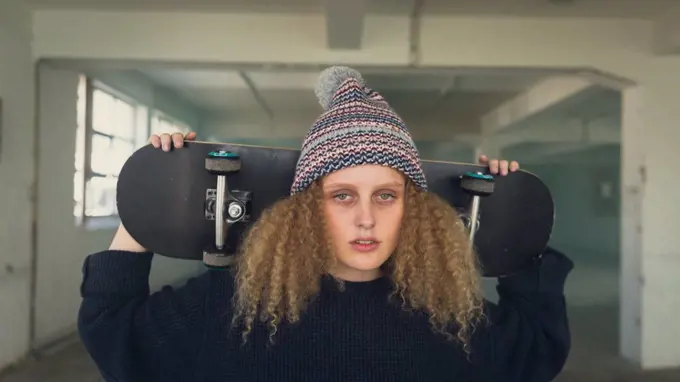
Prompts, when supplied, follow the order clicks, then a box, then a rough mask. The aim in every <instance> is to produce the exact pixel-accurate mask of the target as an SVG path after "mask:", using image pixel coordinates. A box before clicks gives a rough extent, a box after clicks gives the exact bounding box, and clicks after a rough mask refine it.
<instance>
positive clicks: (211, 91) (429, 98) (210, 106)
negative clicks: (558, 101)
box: [137, 68, 544, 121]
mask: <svg viewBox="0 0 680 382" xmlns="http://www.w3.org/2000/svg"><path fill="white" fill-rule="evenodd" d="M137 70H138V71H139V72H140V73H142V74H143V75H145V76H147V77H148V78H149V79H151V81H153V82H155V83H157V84H159V85H161V86H163V87H166V88H169V89H171V90H172V91H174V92H176V93H177V94H178V95H179V96H180V97H182V98H184V99H185V100H187V101H189V102H191V103H193V104H194V105H196V106H198V107H200V108H201V109H203V110H206V111H208V112H209V113H211V114H214V115H221V114H223V115H234V114H252V113H271V114H273V115H281V114H286V115H289V113H299V112H302V113H304V112H310V111H311V112H314V113H318V112H319V111H320V106H319V104H318V102H317V99H316V97H315V95H314V91H313V88H314V84H315V83H316V80H317V78H318V75H319V72H318V71H313V72H299V71H298V72H282V71H251V72H239V71H228V70H208V69H205V70H191V69H174V68H173V69H168V68H143V69H137ZM362 74H363V76H364V78H365V79H366V82H367V84H368V86H370V87H372V88H374V89H376V90H377V91H379V92H380V93H381V94H383V96H384V97H385V98H386V99H387V100H388V102H389V103H390V104H391V105H392V107H393V108H394V109H395V110H397V111H398V112H399V113H401V114H403V115H404V116H405V118H407V116H418V115H423V114H427V115H429V116H431V117H432V116H435V117H436V116H437V115H441V116H442V117H443V116H444V115H447V116H448V118H450V116H451V115H457V116H459V118H462V119H464V120H466V121H467V120H478V119H479V117H480V116H481V115H483V114H484V113H486V112H488V111H489V110H491V109H493V108H494V107H496V106H498V105H499V104H500V103H502V102H503V101H505V100H507V99H509V98H511V97H513V96H515V95H516V94H518V93H519V92H521V91H523V90H525V89H527V88H529V87H530V86H532V85H533V84H535V83H536V82H537V81H540V80H541V79H542V78H544V75H543V74H538V73H534V74H509V73H489V72H479V73H474V72H463V73H460V74H455V73H452V74H442V73H437V72H427V71H424V70H404V71H401V72H399V73H388V74H384V73H383V74H378V73H371V72H369V73H365V72H364V73H362Z"/></svg>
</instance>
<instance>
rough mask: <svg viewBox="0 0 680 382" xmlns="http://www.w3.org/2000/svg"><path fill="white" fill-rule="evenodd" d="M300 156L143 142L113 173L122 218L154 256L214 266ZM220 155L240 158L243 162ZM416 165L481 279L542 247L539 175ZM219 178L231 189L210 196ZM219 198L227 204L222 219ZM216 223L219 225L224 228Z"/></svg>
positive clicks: (544, 217)
mask: <svg viewBox="0 0 680 382" xmlns="http://www.w3.org/2000/svg"><path fill="white" fill-rule="evenodd" d="M299 154H300V151H299V150H294V149H284V148H273V147H261V146H251V145H244V144H232V143H213V142H210V143H209V142H198V141H188V142H185V144H184V147H182V148H180V149H172V150H171V151H170V152H163V151H162V150H161V149H157V148H155V147H153V146H152V145H146V146H144V147H142V148H141V149H139V150H137V151H136V152H135V153H133V155H132V156H130V158H128V160H127V161H126V163H125V164H124V165H123V168H122V169H121V172H120V175H119V178H118V185H117V206H118V213H119V216H120V219H121V222H122V223H123V225H124V226H125V227H126V229H127V230H128V232H129V233H130V235H131V236H132V237H133V238H134V239H135V240H137V242H139V243H140V244H141V245H142V246H144V247H145V248H147V249H148V250H150V251H152V252H154V253H157V254H159V255H162V256H168V257H172V258H179V259H191V260H203V261H204V262H206V264H207V265H211V264H210V263H209V261H207V260H206V257H205V256H206V248H208V249H209V250H208V252H210V251H214V250H215V249H216V244H215V243H216V239H219V240H220V242H224V248H223V249H221V250H219V249H218V252H220V253H222V254H226V255H229V254H233V253H234V252H235V250H236V249H237V248H238V246H239V244H240V240H241V237H242V235H243V233H244V232H245V230H246V229H248V227H249V226H250V224H252V222H253V221H255V220H256V219H257V218H258V217H259V216H260V214H261V212H262V211H263V210H264V209H265V208H267V207H268V206H270V205H271V204H273V203H274V202H276V201H277V200H279V199H281V198H284V197H287V196H288V195H289V190H290V186H291V184H292V181H293V175H294V171H295V165H296V163H297V159H298V156H299ZM215 160H216V161H218V162H219V163H218V164H217V167H219V168H221V169H222V170H224V171H235V172H231V173H228V174H226V176H224V177H220V176H219V175H218V174H216V173H215V172H214V171H213V172H210V171H208V170H206V166H207V163H208V162H209V161H215ZM219 160H222V161H221V162H220V161H219ZM225 161H226V162H228V161H232V162H229V163H232V164H233V163H236V162H238V163H239V164H238V166H236V167H239V166H240V169H238V170H235V167H234V166H233V165H232V164H228V163H227V165H225V164H224V163H226V162H225ZM220 163H221V164H220ZM213 165H214V163H213V164H212V165H211V166H213ZM220 166H221V167H220ZM230 166H231V167H230ZM422 166H423V170H424V172H425V176H426V179H427V181H428V185H429V188H430V192H434V193H436V194H438V195H439V196H441V197H443V198H444V199H445V200H447V201H448V202H449V203H450V204H451V205H452V206H454V207H455V208H456V209H457V210H458V211H459V213H460V214H461V216H462V218H463V219H464V221H466V223H467V224H468V228H469V229H470V234H471V242H472V243H473V244H474V247H475V249H476V251H477V254H478V257H479V262H480V266H481V270H482V274H483V276H486V277H499V276H503V275H507V274H511V273H513V272H515V271H517V270H519V269H520V268H521V267H522V266H524V265H525V264H526V262H527V261H529V260H530V259H531V258H533V257H534V256H536V255H538V254H540V253H542V252H543V251H544V250H545V249H546V247H547V245H548V241H549V239H550V235H551V232H552V228H553V223H554V203H553V199H552V196H551V194H550V191H549V190H548V188H547V187H546V185H545V184H544V183H543V182H542V181H541V180H540V179H539V178H538V177H537V176H535V175H533V174H531V173H529V172H527V171H524V170H519V171H516V172H512V173H510V174H508V175H506V176H494V177H491V176H489V175H488V168H487V167H486V166H481V165H475V164H468V163H454V162H440V161H427V160H424V161H422ZM213 170H214V169H213ZM218 179H220V180H219V182H222V185H221V186H220V187H222V188H221V189H223V190H226V191H228V192H229V195H225V194H224V193H222V195H224V196H220V195H217V194H218V192H217V190H218V189H220V188H219V187H218V183H219V182H218ZM470 182H472V183H470ZM475 182H476V183H475ZM471 184H472V186H470V185H471ZM225 186H226V187H225ZM463 186H464V187H465V189H464V187H463ZM470 187H472V189H473V190H477V192H481V194H482V195H486V196H480V197H477V198H475V197H474V195H478V194H477V193H475V192H472V193H471V191H470V189H471V188H470ZM475 187H477V188H475ZM490 187H491V188H493V190H491V189H490ZM491 191H492V192H491ZM217 204H220V205H223V206H225V208H224V209H223V210H222V211H223V212H221V216H217V214H218V211H217V210H219V209H216V208H215V205H217ZM471 211H473V212H474V211H477V214H470V212H471ZM230 213H233V216H234V218H233V219H232V218H231V217H230V216H232V215H230ZM474 216H477V218H476V219H474ZM218 217H219V219H217V218H218ZM228 219H232V220H238V221H236V222H233V223H230V222H229V221H227V220H228ZM239 219H240V220H239ZM217 220H219V221H220V222H224V223H222V224H221V225H222V226H221V227H220V226H216V224H218V223H217ZM471 224H474V226H475V227H476V228H475V229H474V230H473V229H471ZM225 225H228V230H227V231H226V233H224V232H225ZM211 253H212V252H211ZM226 258H229V257H228V256H227V257H226Z"/></svg>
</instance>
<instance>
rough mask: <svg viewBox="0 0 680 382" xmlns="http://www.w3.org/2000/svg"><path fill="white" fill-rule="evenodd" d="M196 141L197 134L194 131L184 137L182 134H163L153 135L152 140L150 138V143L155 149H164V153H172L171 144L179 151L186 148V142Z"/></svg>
mask: <svg viewBox="0 0 680 382" xmlns="http://www.w3.org/2000/svg"><path fill="white" fill-rule="evenodd" d="M195 139H196V132H194V131H190V132H188V133H187V134H186V135H182V134H181V133H173V134H168V133H163V134H154V135H152V136H151V138H149V143H151V144H152V145H153V147H155V148H162V150H163V151H170V149H171V144H172V145H173V146H174V148H176V149H178V148H180V147H182V146H184V141H185V140H187V141H193V140H195Z"/></svg>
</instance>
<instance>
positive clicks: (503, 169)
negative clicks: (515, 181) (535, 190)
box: [478, 155, 519, 176]
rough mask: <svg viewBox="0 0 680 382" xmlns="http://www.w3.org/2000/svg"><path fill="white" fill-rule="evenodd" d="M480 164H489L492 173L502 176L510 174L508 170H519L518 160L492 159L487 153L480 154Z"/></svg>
mask: <svg viewBox="0 0 680 382" xmlns="http://www.w3.org/2000/svg"><path fill="white" fill-rule="evenodd" d="M478 162H479V164H482V165H488V166H489V171H490V172H491V173H492V174H494V175H495V174H501V176H504V175H508V172H514V171H517V170H519V163H517V161H511V162H508V161H507V160H500V159H491V160H489V158H487V157H486V155H480V156H479V159H478Z"/></svg>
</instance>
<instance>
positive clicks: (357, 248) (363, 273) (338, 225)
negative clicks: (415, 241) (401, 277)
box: [322, 165, 406, 281]
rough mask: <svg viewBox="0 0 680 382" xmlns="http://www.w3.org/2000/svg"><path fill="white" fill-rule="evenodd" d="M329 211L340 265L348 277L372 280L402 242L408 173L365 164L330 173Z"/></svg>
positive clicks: (327, 187) (326, 197) (336, 273)
mask: <svg viewBox="0 0 680 382" xmlns="http://www.w3.org/2000/svg"><path fill="white" fill-rule="evenodd" d="M322 186H323V197H324V212H325V216H326V221H327V223H328V228H329V231H330V232H329V234H330V237H331V240H332V244H333V249H334V251H335V257H336V258H337V260H338V261H337V266H336V268H335V269H333V270H331V273H332V274H333V275H334V276H335V277H338V278H340V279H343V280H347V281H367V280H373V279H375V278H377V277H378V276H379V275H380V266H381V265H382V264H383V263H385V261H386V260H387V259H388V258H389V257H390V255H391V254H392V252H393V251H394V249H395V248H396V246H397V242H398V239H399V230H400V227H401V221H402V217H403V215H404V205H405V203H404V196H405V195H404V194H405V190H406V181H405V178H404V176H403V175H402V174H401V173H400V172H398V171H396V170H394V169H392V168H389V167H385V166H379V165H364V166H357V167H350V168H346V169H343V170H340V171H337V172H334V173H332V174H330V175H328V176H326V177H325V178H324V180H323V182H322Z"/></svg>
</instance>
